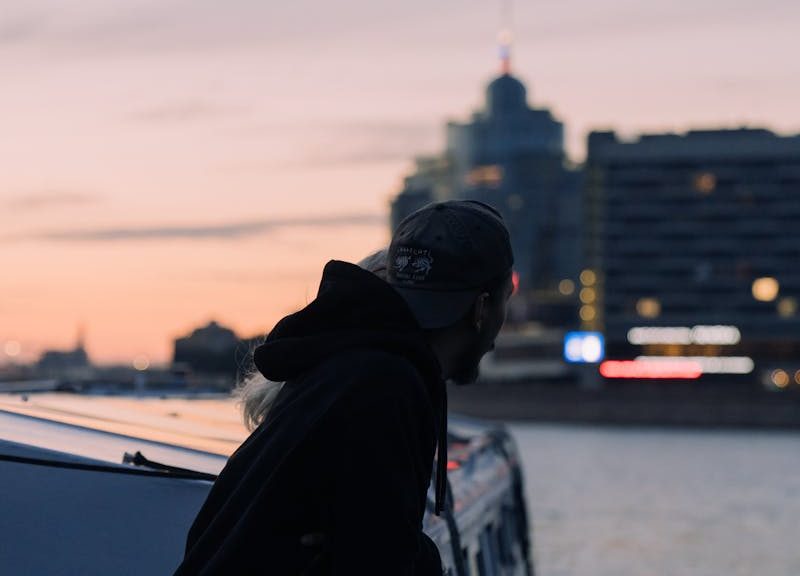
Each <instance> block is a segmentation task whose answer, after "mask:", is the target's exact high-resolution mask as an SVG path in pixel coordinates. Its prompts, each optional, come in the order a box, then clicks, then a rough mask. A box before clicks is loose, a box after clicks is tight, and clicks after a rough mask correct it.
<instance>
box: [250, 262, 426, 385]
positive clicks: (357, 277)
mask: <svg viewBox="0 0 800 576" xmlns="http://www.w3.org/2000/svg"><path fill="white" fill-rule="evenodd" d="M355 347H369V348H381V349H386V350H391V351H395V352H398V353H400V354H402V355H404V356H406V357H408V358H409V360H411V361H412V362H413V363H414V365H415V366H417V369H419V370H420V372H421V373H422V375H423V377H424V378H425V379H426V380H429V379H431V378H434V379H439V378H440V377H441V369H440V367H439V363H438V360H437V359H436V356H435V355H434V354H433V351H432V350H431V348H430V346H429V345H428V343H427V341H426V340H425V335H424V332H423V331H422V329H421V328H420V327H419V325H418V324H417V322H416V320H415V319H414V316H413V315H412V313H411V311H410V310H409V309H408V305H407V304H406V303H405V301H404V300H403V298H402V297H401V296H400V295H399V294H398V293H397V292H395V291H394V289H392V287H391V286H389V284H387V283H386V282H385V281H383V280H381V279H380V278H378V277H377V276H375V275H374V274H372V273H371V272H367V271H366V270H363V269H361V268H359V267H358V266H356V265H355V264H350V263H348V262H341V261H338V260H331V261H330V262H328V264H327V265H326V266H325V269H324V271H323V273H322V280H321V282H320V286H319V291H318V292H317V297H316V298H315V299H314V300H313V301H312V302H311V303H310V304H308V305H307V306H306V307H305V308H303V309H302V310H300V311H298V312H295V313H294V314H290V315H289V316H286V317H285V318H283V319H282V320H281V321H280V322H278V323H277V324H276V325H275V327H274V328H273V329H272V331H271V332H270V333H269V335H268V336H267V338H266V340H265V342H264V343H263V344H262V345H261V346H259V347H258V348H256V349H255V352H254V354H253V360H254V362H255V365H256V368H258V370H259V372H261V373H262V374H263V375H264V377H266V378H268V379H270V380H273V381H277V382H280V381H285V380H291V379H293V378H295V377H297V376H299V375H301V374H303V373H304V372H306V371H308V370H310V369H311V368H313V367H315V366H316V365H318V364H320V363H321V362H323V361H324V360H325V359H327V358H328V357H330V356H332V355H334V354H338V353H340V352H342V351H344V350H348V349H351V348H355Z"/></svg>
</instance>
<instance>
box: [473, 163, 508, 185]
mask: <svg viewBox="0 0 800 576" xmlns="http://www.w3.org/2000/svg"><path fill="white" fill-rule="evenodd" d="M502 183H503V169H502V168H501V167H500V166H497V165H496V164H492V165H489V166H476V167H475V168H473V169H472V170H470V171H469V174H467V184H469V185H470V186H488V187H489V188H499V187H500V185H501V184H502Z"/></svg>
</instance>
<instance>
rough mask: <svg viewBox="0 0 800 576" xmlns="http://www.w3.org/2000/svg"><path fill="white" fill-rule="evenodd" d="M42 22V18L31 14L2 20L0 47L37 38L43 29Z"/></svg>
mask: <svg viewBox="0 0 800 576" xmlns="http://www.w3.org/2000/svg"><path fill="white" fill-rule="evenodd" d="M42 22H43V21H42V20H41V19H39V18H34V17H31V16H28V17H18V18H16V19H12V20H6V21H0V47H2V46H11V45H14V44H21V43H23V42H26V41H28V40H30V39H33V38H35V37H36V36H37V35H38V34H39V32H40V30H41V29H42Z"/></svg>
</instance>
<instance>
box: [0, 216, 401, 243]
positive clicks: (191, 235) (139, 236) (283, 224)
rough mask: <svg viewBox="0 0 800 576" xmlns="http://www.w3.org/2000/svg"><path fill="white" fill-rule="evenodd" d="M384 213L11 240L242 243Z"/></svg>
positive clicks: (50, 233)
mask: <svg viewBox="0 0 800 576" xmlns="http://www.w3.org/2000/svg"><path fill="white" fill-rule="evenodd" d="M385 225H386V219H385V216H383V215H381V214H368V213H367V214H340V215H334V216H319V217H305V218H302V217H298V218H274V219H263V220H248V221H239V222H230V223H227V224H209V225H167V226H141V227H111V228H97V229H72V230H44V231H40V232H36V233H33V234H27V235H24V236H15V237H6V241H9V240H17V241H19V240H37V241H45V242H122V241H152V240H239V239H243V238H248V237H252V236H259V235H263V234H268V233H271V232H275V231H278V230H283V229H287V228H320V227H340V226H385Z"/></svg>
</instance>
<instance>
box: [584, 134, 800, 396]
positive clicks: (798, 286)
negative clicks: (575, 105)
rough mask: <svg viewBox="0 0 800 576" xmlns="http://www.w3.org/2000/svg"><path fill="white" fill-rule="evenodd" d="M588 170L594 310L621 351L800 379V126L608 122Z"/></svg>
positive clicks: (593, 145)
mask: <svg viewBox="0 0 800 576" xmlns="http://www.w3.org/2000/svg"><path fill="white" fill-rule="evenodd" d="M585 177H586V192H585V193H586V197H585V200H586V203H585V208H584V209H585V234H586V240H587V242H586V256H587V261H588V263H589V269H588V270H586V271H585V274H584V275H582V279H583V280H587V281H588V282H587V283H585V284H588V285H587V286H585V287H584V289H591V302H588V303H584V305H583V307H582V308H581V310H580V314H581V317H582V318H583V321H584V325H585V327H586V328H592V329H601V330H603V332H604V333H605V335H606V342H607V353H608V356H609V357H611V358H614V357H616V358H631V357H633V356H636V355H644V356H646V357H647V358H653V357H661V356H673V357H674V356H683V357H687V358H690V359H691V358H694V359H697V358H701V360H700V362H699V363H700V364H703V366H704V367H705V370H704V373H709V374H713V373H726V372H727V373H729V374H730V373H740V374H743V373H750V379H751V380H752V379H753V376H754V375H755V376H756V377H757V378H758V379H760V380H761V381H762V383H765V384H766V383H767V382H766V381H767V380H770V379H771V380H772V383H773V384H775V385H776V386H778V387H784V385H785V386H788V385H789V383H791V384H792V385H796V386H800V372H798V370H800V310H799V309H798V304H799V303H800V226H799V225H798V223H799V222H800V136H791V137H783V136H778V135H776V134H773V133H772V132H769V131H767V130H755V129H740V130H713V131H712V130H709V131H692V132H688V133H687V134H685V135H676V134H660V135H647V136H640V137H639V138H638V139H636V140H632V141H623V140H620V139H619V138H618V137H617V136H616V134H614V133H613V132H594V133H592V134H590V136H589V146H588V158H587V165H586V176H585ZM579 288H580V287H579ZM665 329H669V330H665ZM709 358H711V360H709ZM719 358H723V360H722V361H721V363H720V362H717V361H716V360H714V359H719ZM748 359H752V360H753V361H754V362H755V365H754V366H752V365H749V364H748ZM748 368H749V370H748ZM776 375H777V376H776ZM795 375H797V382H796V383H795V382H794V381H793V379H794V377H795Z"/></svg>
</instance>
